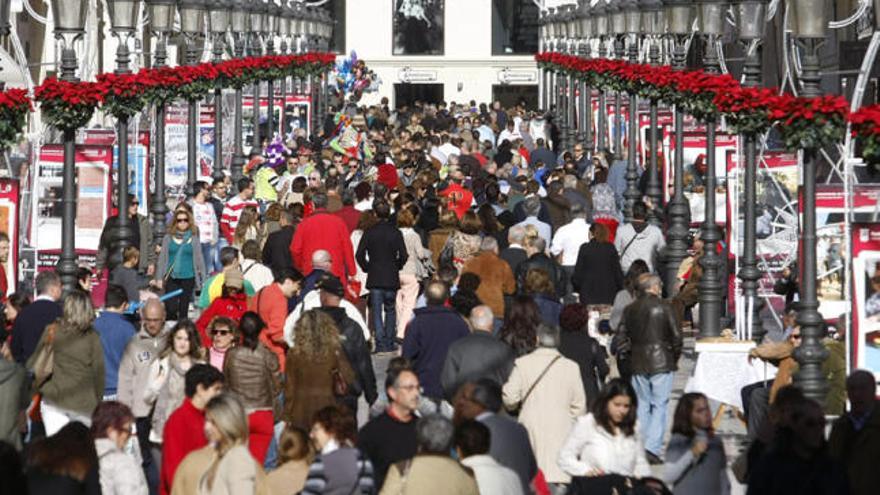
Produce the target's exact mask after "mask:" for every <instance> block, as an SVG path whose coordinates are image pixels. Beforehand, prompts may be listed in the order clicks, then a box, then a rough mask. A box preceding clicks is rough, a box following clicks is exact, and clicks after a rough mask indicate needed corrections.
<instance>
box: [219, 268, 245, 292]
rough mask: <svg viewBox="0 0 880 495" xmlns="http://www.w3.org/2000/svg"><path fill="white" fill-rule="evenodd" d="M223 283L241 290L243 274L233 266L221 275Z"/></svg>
mask: <svg viewBox="0 0 880 495" xmlns="http://www.w3.org/2000/svg"><path fill="white" fill-rule="evenodd" d="M223 285H224V286H226V287H232V288H233V289H238V290H241V289H243V288H244V274H243V273H241V270H239V269H237V268H235V269H232V270H229V271H227V272H226V274H225V275H224V276H223Z"/></svg>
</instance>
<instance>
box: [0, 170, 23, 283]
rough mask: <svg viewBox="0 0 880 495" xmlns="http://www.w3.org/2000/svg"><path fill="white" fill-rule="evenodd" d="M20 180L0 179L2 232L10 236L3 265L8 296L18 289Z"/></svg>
mask: <svg viewBox="0 0 880 495" xmlns="http://www.w3.org/2000/svg"><path fill="white" fill-rule="evenodd" d="M19 193H20V187H19V182H18V179H10V178H0V232H3V233H5V234H6V235H8V236H9V258H8V259H7V260H6V262H5V263H4V264H3V268H4V269H5V270H6V284H7V287H9V290H8V291H7V293H6V296H8V295H9V294H11V293H13V292H16V291H17V290H18V289H17V288H18V249H19V239H18V221H19V220H18V210H19V208H18V205H19Z"/></svg>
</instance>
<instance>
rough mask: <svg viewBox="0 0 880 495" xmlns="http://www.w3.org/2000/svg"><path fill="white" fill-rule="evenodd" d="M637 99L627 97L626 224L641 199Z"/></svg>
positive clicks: (633, 58)
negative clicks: (634, 206)
mask: <svg viewBox="0 0 880 495" xmlns="http://www.w3.org/2000/svg"><path fill="white" fill-rule="evenodd" d="M637 45H638V39H637V38H636V37H635V36H633V37H632V39H630V44H629V50H628V51H629V53H628V55H629V61H630V63H636V62H637V61H638V55H639V54H638V48H637ZM638 119H639V97H638V95H636V94H635V93H632V94H630V95H629V124H628V125H627V130H628V131H629V139H627V141H628V143H627V144H628V145H629V146H628V148H629V150H628V151H627V160H626V190H625V191H624V192H623V197H624V198H625V199H626V203H625V207H624V212H623V215H624V219H625V220H626V221H627V222H632V221H633V205H635V204H636V203H637V202H638V201H639V200H640V199H641V197H642V194H641V192H640V191H639V188H638V182H639V156H638V155H639V153H638V148H637V146H636V145H637V144H638V141H639V125H638Z"/></svg>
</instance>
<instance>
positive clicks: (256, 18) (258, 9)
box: [247, 0, 263, 35]
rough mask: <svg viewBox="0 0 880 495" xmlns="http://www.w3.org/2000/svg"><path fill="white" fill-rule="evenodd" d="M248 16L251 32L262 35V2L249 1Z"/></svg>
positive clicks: (258, 0)
mask: <svg viewBox="0 0 880 495" xmlns="http://www.w3.org/2000/svg"><path fill="white" fill-rule="evenodd" d="M247 5H248V9H247V10H248V15H249V17H250V31H251V32H252V33H253V34H256V35H258V34H260V33H261V32H262V31H263V6H262V2H261V1H260V0H247Z"/></svg>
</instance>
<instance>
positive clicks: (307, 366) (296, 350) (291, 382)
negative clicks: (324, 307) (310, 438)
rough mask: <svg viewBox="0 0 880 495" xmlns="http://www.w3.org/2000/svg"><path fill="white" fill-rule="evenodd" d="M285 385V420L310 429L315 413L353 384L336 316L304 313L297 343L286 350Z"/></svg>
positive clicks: (335, 401)
mask: <svg viewBox="0 0 880 495" xmlns="http://www.w3.org/2000/svg"><path fill="white" fill-rule="evenodd" d="M286 362H287V366H286V367H285V370H286V371H285V373H286V375H287V381H286V382H285V384H284V414H283V418H282V419H284V421H285V422H287V423H288V424H291V425H293V426H298V427H300V428H302V429H308V428H309V427H310V426H311V424H310V422H311V420H312V415H314V414H315V412H317V411H318V410H320V409H321V408H323V407H326V406H332V405H335V404H336V403H337V402H338V401H339V400H340V399H342V398H343V397H344V396H345V395H346V393H347V390H345V389H347V388H348V386H349V384H351V383H354V378H355V376H354V371H353V370H352V368H351V365H350V364H349V362H348V359H346V357H345V352H343V350H342V345H341V344H340V342H339V330H337V328H336V324H335V323H334V322H333V319H332V318H331V317H330V316H328V315H327V314H326V313H325V312H323V311H321V310H320V309H311V310H309V311H306V312H304V313H303V314H302V316H301V317H300V319H299V320H297V322H296V327H294V345H293V347H291V348H290V350H289V351H287V360H286Z"/></svg>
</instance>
